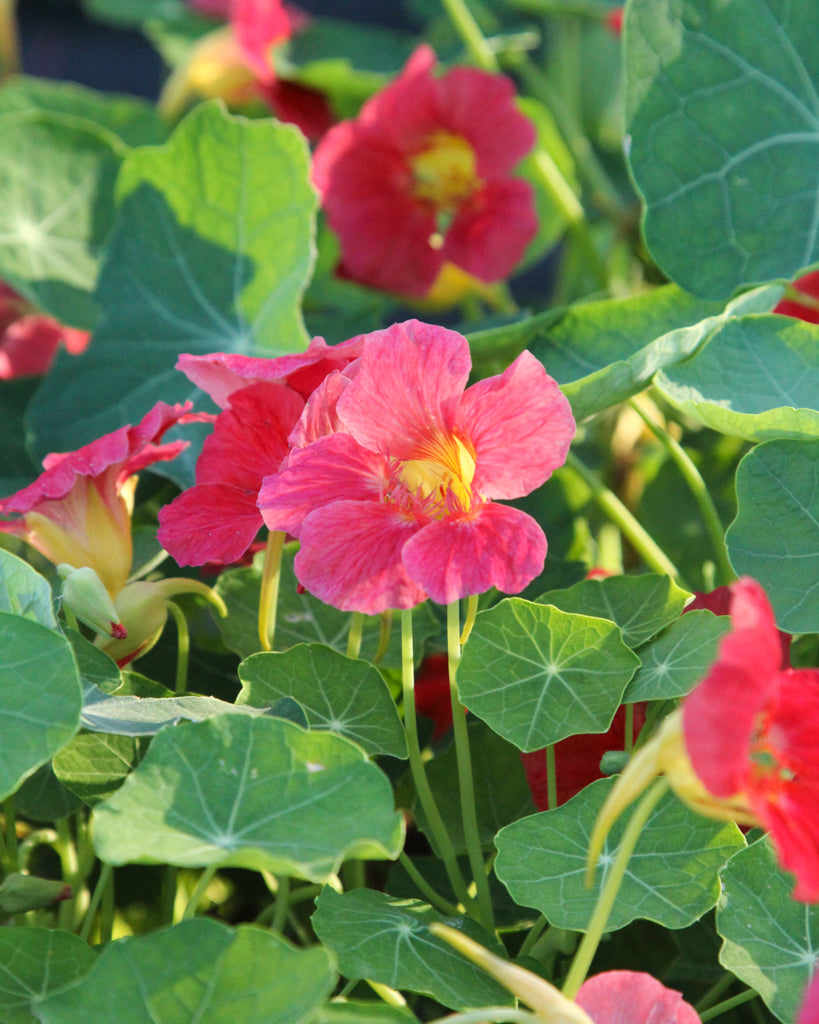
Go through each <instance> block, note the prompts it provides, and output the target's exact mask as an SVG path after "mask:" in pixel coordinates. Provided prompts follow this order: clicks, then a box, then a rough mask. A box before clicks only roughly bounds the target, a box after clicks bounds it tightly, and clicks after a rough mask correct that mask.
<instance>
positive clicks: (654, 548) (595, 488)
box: [566, 452, 681, 581]
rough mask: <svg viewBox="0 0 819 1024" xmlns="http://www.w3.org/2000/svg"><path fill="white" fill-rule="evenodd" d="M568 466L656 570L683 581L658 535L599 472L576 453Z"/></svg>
mask: <svg viewBox="0 0 819 1024" xmlns="http://www.w3.org/2000/svg"><path fill="white" fill-rule="evenodd" d="M566 465H567V466H568V467H569V468H570V469H573V470H574V472H575V473H577V475H578V476H579V477H581V478H582V480H583V481H584V482H585V483H586V484H587V486H588V487H589V488H590V490H591V492H592V497H593V498H594V500H595V501H596V502H597V504H598V505H599V506H600V508H601V509H602V510H603V511H604V512H605V513H606V515H607V516H608V517H609V519H611V521H612V522H613V523H615V524H616V525H617V526H618V527H619V528H620V532H621V533H622V534H623V536H624V537H625V538H626V539H627V540H628V541H629V543H630V544H631V545H632V547H634V549H635V550H636V551H637V552H638V554H639V555H640V557H641V558H642V559H643V561H644V562H645V563H646V565H648V566H649V567H650V568H652V569H653V570H654V571H655V572H659V573H664V574H667V575H669V576H671V577H672V578H673V579H675V580H677V581H679V580H680V579H681V577H680V571H679V569H678V568H677V567H676V565H674V563H673V562H672V561H671V559H670V558H669V557H668V555H666V553H665V552H664V551H663V549H662V548H661V547H660V546H659V544H657V542H656V541H655V540H654V538H653V537H651V536H650V535H649V534H648V533H647V532H646V531H645V529H644V528H643V527H642V526H641V525H640V523H639V522H638V521H637V519H636V518H635V517H634V516H633V515H632V513H631V512H629V510H628V509H627V508H626V506H625V505H624V504H623V503H622V501H620V499H619V498H618V497H617V495H616V494H614V492H613V491H610V490H609V489H608V487H606V485H605V484H604V483H602V482H601V481H600V479H599V478H598V477H597V476H596V474H595V473H593V472H592V471H591V470H590V469H589V468H588V466H586V465H585V464H584V463H583V462H581V460H580V459H579V458H578V457H577V456H576V455H575V454H574V452H569V454H568V457H567V459H566Z"/></svg>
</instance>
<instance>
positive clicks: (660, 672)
mask: <svg viewBox="0 0 819 1024" xmlns="http://www.w3.org/2000/svg"><path fill="white" fill-rule="evenodd" d="M730 628H731V620H730V618H729V617H728V616H727V615H714V614H713V613H712V612H709V611H705V610H704V609H702V610H700V609H694V611H690V612H686V614H685V615H682V616H681V617H680V618H679V619H678V620H677V621H676V622H672V623H671V625H670V626H669V627H668V629H667V630H666V631H665V632H664V633H663V634H662V635H661V636H658V637H657V638H656V639H655V640H652V641H651V642H650V643H647V644H645V645H644V646H643V647H641V648H640V660H641V661H642V665H641V666H640V667H639V668H638V669H637V671H636V672H635V673H634V678H633V679H632V680H631V682H630V683H629V684H628V686H627V687H626V692H625V693H624V694H623V700H624V701H627V702H628V703H632V702H634V701H638V700H668V699H670V698H673V697H682V696H684V695H685V694H686V693H689V692H690V691H691V690H692V689H693V688H694V687H695V686H696V685H697V683H699V682H700V681H701V680H703V679H704V678H705V676H706V675H707V673H708V670H709V669H710V667H711V665H713V663H714V660H715V659H716V656H717V649H718V647H719V642H720V640H721V639H722V638H723V637H724V636H725V634H726V633H727V632H728V631H729V629H730Z"/></svg>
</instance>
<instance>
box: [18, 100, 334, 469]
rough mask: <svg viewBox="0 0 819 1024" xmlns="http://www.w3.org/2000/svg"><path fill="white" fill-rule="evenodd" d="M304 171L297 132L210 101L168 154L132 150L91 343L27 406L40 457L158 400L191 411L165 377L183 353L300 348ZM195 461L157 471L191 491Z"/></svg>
mask: <svg viewBox="0 0 819 1024" xmlns="http://www.w3.org/2000/svg"><path fill="white" fill-rule="evenodd" d="M307 173H308V160H307V149H306V145H305V142H304V138H303V136H302V135H301V134H300V133H299V132H298V131H297V130H296V129H295V128H293V127H292V126H289V125H283V124H280V123H278V122H276V121H274V120H272V119H264V120H259V121H248V120H247V119H245V118H240V117H231V116H229V115H227V114H226V113H225V111H224V109H223V108H222V107H221V105H220V104H218V103H215V102H214V103H207V104H203V105H202V106H200V107H198V108H196V109H195V110H194V111H193V112H192V113H191V114H190V115H189V116H188V117H187V118H185V120H184V121H182V122H181V123H180V125H179V126H178V127H177V129H176V131H175V132H174V134H173V135H172V136H171V138H170V139H169V141H168V142H167V144H166V145H164V146H156V147H143V148H141V149H137V150H134V151H132V152H131V154H130V155H129V156H128V158H127V159H126V161H125V162H124V164H123V168H122V173H121V175H120V178H119V181H118V184H117V194H118V198H119V208H118V211H117V217H116V222H115V226H114V230H113V232H112V235H111V239H110V242H109V245H108V249H107V253H106V256H105V261H104V265H103V268H102V270H101V273H100V280H99V287H98V291H97V299H98V302H99V305H100V309H101V311H102V315H101V319H100V323H99V327H98V329H97V331H96V333H95V336H94V340H93V344H92V345H91V346H90V347H89V349H88V350H87V352H86V353H84V354H83V355H82V356H80V357H69V356H65V355H64V354H63V357H62V358H60V357H58V359H57V362H56V364H55V366H54V367H53V368H52V372H51V373H50V374H49V376H48V378H47V379H46V380H45V381H44V384H43V387H42V388H41V390H40V391H39V392H38V394H37V397H36V398H35V400H34V401H33V404H32V409H31V423H32V427H33V431H34V434H35V438H36V448H37V452H38V453H39V454H40V455H42V454H43V453H45V452H47V451H54V450H67V449H70V448H74V447H77V446H79V445H80V444H84V443H87V442H88V441H90V440H92V439H93V438H94V437H97V436H99V435H100V434H102V433H105V432H106V431H111V430H114V429H116V428H117V427H120V426H121V425H122V424H123V423H127V422H135V421H138V420H139V419H140V418H141V417H142V416H143V415H144V414H145V413H146V412H147V411H148V409H150V408H151V406H152V405H153V404H154V403H155V402H157V401H159V400H162V401H166V402H174V401H177V402H181V401H184V400H186V399H189V398H191V399H197V405H198V406H199V407H201V406H202V404H203V396H202V394H201V392H200V391H199V390H198V389H197V388H195V387H194V386H193V385H192V384H191V383H190V382H189V381H188V380H187V379H186V377H185V376H184V375H183V374H182V373H180V372H179V371H178V370H176V369H175V368H174V367H175V363H176V360H177V358H178V357H179V354H180V352H189V353H194V354H199V355H202V354H207V353H209V352H238V353H243V354H256V355H261V354H265V353H267V354H271V355H274V354H277V353H279V352H287V351H299V350H301V349H303V348H304V346H305V344H306V341H307V337H306V332H305V329H304V325H303V323H302V318H301V312H300V309H299V303H300V300H301V296H302V293H303V291H304V288H305V285H306V282H307V278H308V276H309V273H310V270H311V268H312V262H313V258H314V254H313V232H314V212H315V207H316V197H315V193H314V191H313V189H312V188H311V186H310V184H309V182H308V180H307ZM78 410H81V415H78ZM203 433H204V432H203V430H202V429H200V430H199V431H198V433H196V432H192V431H191V428H187V429H186V430H182V431H180V432H179V433H178V434H177V433H176V432H172V433H171V434H169V435H168V437H175V436H179V437H184V438H186V439H190V438H191V437H194V438H196V437H198V436H203ZM197 453H198V446H196V445H194V446H193V447H192V448H191V449H189V450H188V451H187V452H185V453H183V454H182V456H180V457H178V458H177V459H176V460H174V461H173V462H172V463H168V464H166V463H162V464H161V467H160V468H159V469H158V470H157V471H161V472H162V473H164V474H165V475H169V476H171V478H172V479H175V480H177V482H184V483H185V485H187V484H189V483H190V482H192V480H193V465H194V461H195V458H196V455H197Z"/></svg>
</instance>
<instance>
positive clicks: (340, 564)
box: [259, 320, 575, 614]
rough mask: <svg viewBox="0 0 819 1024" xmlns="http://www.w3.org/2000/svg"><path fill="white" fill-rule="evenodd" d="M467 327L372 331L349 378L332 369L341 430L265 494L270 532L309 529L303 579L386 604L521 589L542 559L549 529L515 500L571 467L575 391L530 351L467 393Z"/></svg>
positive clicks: (366, 602)
mask: <svg viewBox="0 0 819 1024" xmlns="http://www.w3.org/2000/svg"><path fill="white" fill-rule="evenodd" d="M470 367H471V359H470V355H469V344H468V342H467V341H466V339H465V338H464V337H462V336H461V335H460V334H457V333H455V332H454V331H450V330H446V329H445V328H442V327H434V326H430V325H428V324H422V323H419V322H418V321H417V320H410V321H407V322H406V323H403V324H396V325H394V326H392V327H390V328H387V329H386V330H383V331H375V332H374V333H372V334H370V335H367V336H365V340H364V350H363V354H362V356H361V359H360V360H359V361H357V362H356V363H354V364H352V367H351V372H352V376H343V375H342V374H332V375H330V377H328V378H327V380H326V382H325V385H324V386H323V387H322V388H320V389H318V390H317V392H316V393H315V394H314V395H313V396H312V398H311V399H310V401H308V403H307V406H306V408H305V412H304V415H303V417H302V421H301V422H302V423H303V422H304V421H305V420H306V421H310V420H311V414H312V410H313V406H314V405H315V404H316V403H325V405H326V404H327V403H326V398H327V394H328V393H330V392H332V401H331V402H330V403H329V413H328V415H327V417H326V423H327V424H334V425H335V429H336V432H335V433H330V434H326V435H325V436H319V437H318V438H317V439H316V440H313V441H312V443H309V444H307V445H306V446H305V447H304V448H296V449H294V450H293V451H292V452H291V454H290V457H289V461H288V464H287V466H286V467H285V468H283V470H282V472H281V473H279V474H278V475H276V476H274V477H271V478H270V479H268V480H266V481H265V483H264V485H263V487H262V491H261V494H260V497H259V507H260V508H261V510H262V515H263V517H264V521H265V523H266V524H267V526H268V528H269V529H271V530H274V529H275V530H286V531H287V532H288V533H291V534H293V535H294V536H296V537H298V538H299V540H300V541H301V548H300V551H299V553H298V554H297V556H296V562H295V567H296V574H297V576H298V578H299V580H300V582H301V583H302V584H303V585H304V586H305V587H306V588H307V590H309V591H310V592H311V593H313V594H314V595H315V596H317V597H318V598H320V599H321V600H323V601H325V602H327V603H329V604H332V605H335V606H336V607H338V608H341V609H342V610H346V611H361V612H365V613H368V614H376V613H379V612H381V611H384V610H386V609H388V608H410V607H412V606H413V605H415V604H417V603H418V602H420V601H423V600H424V599H425V598H426V597H428V596H429V597H431V598H432V599H433V600H434V601H438V602H440V603H443V604H445V603H449V602H451V601H453V600H455V599H456V598H460V597H464V596H466V595H468V594H478V593H482V592H483V591H485V590H488V589H489V588H490V587H493V586H495V587H497V588H498V589H499V590H502V591H504V592H505V593H518V592H519V591H521V590H522V589H523V588H524V587H525V586H526V585H527V584H528V583H529V582H531V580H532V579H534V577H535V576H537V575H538V574H539V573H540V572H541V571H542V568H543V560H544V557H545V554H546V538H545V536H544V534H543V531H542V530H541V528H540V526H538V524H537V523H536V522H535V521H534V520H533V519H532V518H531V517H530V516H528V515H526V514H525V513H524V512H521V511H520V510H519V509H516V508H512V507H509V506H505V505H500V504H498V503H497V502H496V501H495V499H498V498H500V499H513V498H519V497H522V496H523V495H525V494H528V493H529V492H530V491H532V490H534V488H536V487H539V486H540V485H541V484H542V483H543V482H544V481H545V480H546V479H548V477H549V476H550V475H551V473H552V471H553V470H554V469H556V468H557V467H558V466H560V465H562V464H563V462H564V460H565V458H566V454H567V451H568V448H569V445H570V443H571V440H572V437H573V436H574V429H575V425H574V420H573V418H572V414H571V410H570V408H569V403H568V401H567V400H566V399H565V398H564V396H563V394H562V393H561V391H560V389H559V388H558V386H557V384H556V383H555V381H554V380H553V379H552V378H551V377H549V376H548V375H547V373H546V371H545V370H544V368H543V366H542V365H541V364H540V363H539V362H538V361H537V360H536V359H535V358H534V356H532V355H531V354H530V353H529V352H524V353H523V354H522V355H520V356H519V357H518V358H517V359H516V360H515V362H514V363H513V364H512V365H511V366H510V367H509V368H508V369H507V370H506V371H505V372H504V373H503V374H501V375H500V376H496V377H490V378H488V379H486V380H482V381H479V382H478V383H477V384H474V385H472V387H470V388H468V389H467V390H464V387H465V385H466V382H467V378H468V376H469V370H470Z"/></svg>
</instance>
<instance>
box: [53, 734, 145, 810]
mask: <svg viewBox="0 0 819 1024" xmlns="http://www.w3.org/2000/svg"><path fill="white" fill-rule="evenodd" d="M139 751H140V747H139V744H138V741H137V740H136V739H134V738H133V737H131V736H109V735H106V734H104V733H103V734H100V733H81V734H80V735H79V736H75V737H74V739H73V740H72V741H71V742H70V743H69V744H68V745H67V746H65V747H63V749H62V750H61V751H60V752H59V753H58V754H57V756H56V757H55V758H54V773H55V775H56V776H57V778H58V779H59V780H60V782H62V784H63V785H64V786H65V787H66V788H67V789H69V790H71V792H72V793H75V794H76V795H77V796H78V797H79V798H80V799H81V800H82V801H83V802H84V803H86V804H88V805H89V806H93V805H94V804H96V803H98V802H99V801H100V800H102V799H104V798H105V797H106V796H108V795H109V794H110V793H113V792H114V790H116V789H119V787H120V786H121V785H122V783H123V782H124V781H125V779H126V778H127V777H128V775H129V774H130V773H131V772H132V771H133V770H134V769H135V768H136V767H137V765H138V764H139V761H140V755H139Z"/></svg>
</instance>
